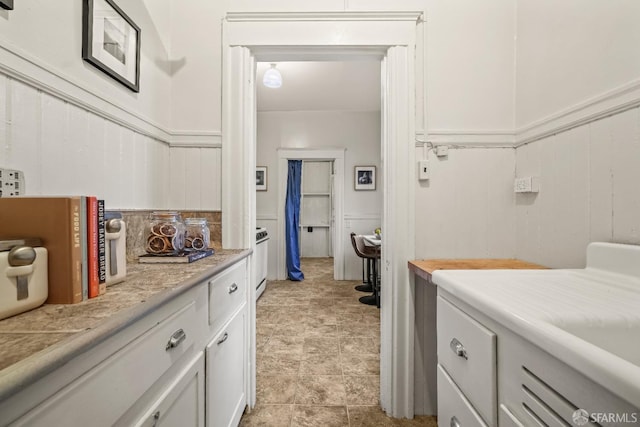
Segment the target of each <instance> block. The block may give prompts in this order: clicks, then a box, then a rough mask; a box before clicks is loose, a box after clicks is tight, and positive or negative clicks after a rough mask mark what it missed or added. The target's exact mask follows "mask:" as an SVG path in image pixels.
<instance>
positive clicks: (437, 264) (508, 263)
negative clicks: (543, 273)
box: [409, 258, 547, 281]
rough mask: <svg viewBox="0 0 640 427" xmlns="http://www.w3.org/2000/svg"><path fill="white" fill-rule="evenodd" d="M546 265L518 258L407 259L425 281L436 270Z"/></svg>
mask: <svg viewBox="0 0 640 427" xmlns="http://www.w3.org/2000/svg"><path fill="white" fill-rule="evenodd" d="M546 268H547V267H545V266H542V265H539V264H534V263H531V262H527V261H521V260H519V259H510V258H479V259H423V260H415V261H409V270H411V271H413V272H414V273H415V274H416V275H418V276H420V277H422V278H423V279H425V280H427V281H431V275H432V273H433V272H434V271H436V270H541V269H546Z"/></svg>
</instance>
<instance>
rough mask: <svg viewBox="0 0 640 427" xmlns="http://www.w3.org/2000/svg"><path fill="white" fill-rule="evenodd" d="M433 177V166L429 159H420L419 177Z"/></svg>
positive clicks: (421, 178) (423, 178) (424, 178)
mask: <svg viewBox="0 0 640 427" xmlns="http://www.w3.org/2000/svg"><path fill="white" fill-rule="evenodd" d="M430 177H431V166H430V165H429V161H428V160H420V161H419V162H418V178H419V179H420V180H421V181H422V180H426V179H429V178H430Z"/></svg>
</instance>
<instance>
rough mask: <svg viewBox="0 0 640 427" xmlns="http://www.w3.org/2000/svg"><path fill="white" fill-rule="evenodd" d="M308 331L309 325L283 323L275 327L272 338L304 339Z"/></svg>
mask: <svg viewBox="0 0 640 427" xmlns="http://www.w3.org/2000/svg"><path fill="white" fill-rule="evenodd" d="M306 330H307V324H306V323H305V322H300V323H295V322H291V323H281V324H278V325H275V327H274V328H273V332H272V336H288V337H302V336H306V333H305V332H306Z"/></svg>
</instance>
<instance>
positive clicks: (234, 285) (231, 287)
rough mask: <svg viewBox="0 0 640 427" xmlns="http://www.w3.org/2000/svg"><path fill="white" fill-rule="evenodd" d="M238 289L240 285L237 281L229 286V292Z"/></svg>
mask: <svg viewBox="0 0 640 427" xmlns="http://www.w3.org/2000/svg"><path fill="white" fill-rule="evenodd" d="M237 290H238V285H236V284H235V283H234V284H233V285H231V286H229V293H230V294H232V293H234V292H235V291H237Z"/></svg>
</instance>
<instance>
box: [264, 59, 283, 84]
mask: <svg viewBox="0 0 640 427" xmlns="http://www.w3.org/2000/svg"><path fill="white" fill-rule="evenodd" d="M262 84H264V85H265V86H266V87H270V88H273V89H276V88H279V87H280V86H282V75H281V74H280V71H278V70H276V64H271V68H269V69H268V70H267V71H265V72H264V77H263V78H262Z"/></svg>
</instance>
